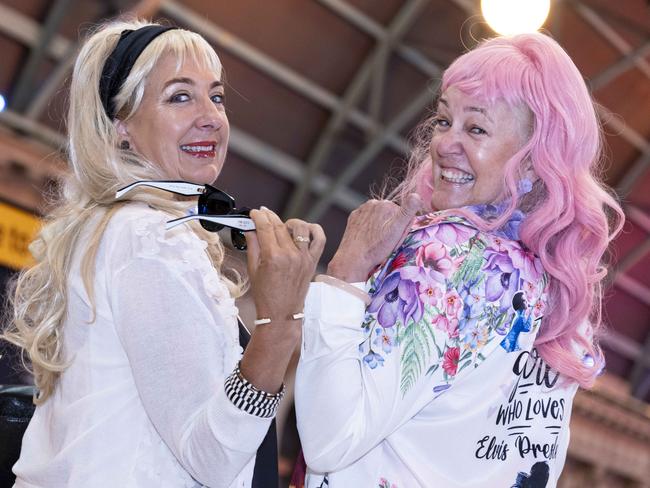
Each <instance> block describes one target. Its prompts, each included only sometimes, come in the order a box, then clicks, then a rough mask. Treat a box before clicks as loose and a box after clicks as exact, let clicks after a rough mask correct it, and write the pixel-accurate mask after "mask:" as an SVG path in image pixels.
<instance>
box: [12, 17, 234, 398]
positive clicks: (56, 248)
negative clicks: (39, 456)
mask: <svg viewBox="0 0 650 488" xmlns="http://www.w3.org/2000/svg"><path fill="white" fill-rule="evenodd" d="M146 25H150V24H149V23H147V22H142V21H139V20H133V21H125V20H120V21H114V22H110V23H107V24H104V25H101V26H99V27H98V28H97V29H96V30H95V32H94V33H92V34H91V35H90V37H89V38H88V39H87V40H86V42H85V44H84V46H83V48H82V49H81V51H80V53H79V56H78V57H77V61H76V63H75V66H74V72H73V75H72V82H71V86H70V105H69V110H68V119H67V125H68V136H69V140H68V159H69V163H70V172H69V174H68V175H67V176H66V178H65V179H64V181H63V185H62V190H61V193H60V195H59V197H58V202H57V205H56V208H55V210H53V211H52V212H51V214H50V215H49V216H48V217H47V218H46V220H45V224H44V226H43V228H42V230H41V231H40V233H39V234H38V235H37V237H36V239H35V240H34V241H33V242H32V243H31V245H30V248H29V249H30V251H31V253H32V254H33V256H34V258H35V260H36V264H35V265H34V266H33V267H31V268H29V269H27V270H24V271H23V272H22V273H20V274H19V276H18V277H17V279H16V280H15V282H14V283H13V285H12V287H13V289H12V291H11V293H10V312H9V313H10V317H9V325H8V327H7V329H6V330H5V331H4V332H3V334H2V336H0V337H2V338H3V339H4V340H6V341H8V342H10V343H12V344H15V345H16V346H18V347H20V348H21V351H22V359H23V364H25V366H26V367H27V368H28V369H29V370H30V371H31V372H32V373H33V375H34V381H35V384H36V387H37V388H38V393H37V396H36V397H35V398H34V402H35V403H36V404H39V403H42V402H44V401H45V400H46V399H47V398H48V397H49V396H50V395H51V394H52V392H53V391H54V389H55V387H56V384H57V381H58V378H59V376H60V375H61V373H62V372H63V371H64V370H65V369H66V367H67V364H66V361H65V358H64V357H63V340H62V339H63V336H62V335H63V333H64V331H63V324H64V321H65V318H66V310H67V303H68V298H67V274H68V270H69V267H70V264H71V259H72V256H73V254H75V253H78V252H84V253H85V254H84V255H83V258H82V262H81V273H82V279H83V283H84V286H85V287H86V291H87V293H88V296H89V297H90V300H91V305H92V307H93V309H94V298H93V297H94V290H93V285H92V284H93V278H94V263H95V257H96V254H97V250H98V248H99V245H100V242H101V239H102V235H103V232H104V230H105V229H106V226H107V225H108V223H109V221H110V219H111V216H112V215H113V214H114V213H115V212H116V210H117V209H118V208H120V207H121V206H123V205H128V204H129V202H133V201H141V202H146V203H147V204H148V205H149V206H151V207H153V208H155V209H159V210H162V211H164V212H167V213H170V214H172V215H177V216H181V215H183V214H185V212H186V209H187V203H184V202H181V201H178V200H176V199H174V198H173V197H169V196H167V195H165V194H162V193H161V192H157V191H155V190H154V191H142V192H137V193H136V192H134V195H133V196H132V197H131V198H129V199H123V200H120V201H115V191H116V190H117V189H118V188H120V187H123V186H125V185H127V184H129V183H131V182H133V181H136V180H147V179H165V178H166V175H165V174H163V172H162V170H161V169H160V167H159V166H158V165H156V164H155V162H152V161H147V160H146V159H145V158H143V157H142V156H140V155H138V154H136V153H134V152H132V151H129V150H121V149H119V148H118V144H119V137H118V134H117V131H116V129H115V125H114V121H113V120H111V119H110V118H109V117H108V115H107V114H106V112H105V110H104V107H103V105H102V102H101V99H100V96H99V92H98V87H99V80H100V76H101V73H102V69H103V67H104V62H105V61H106V59H107V58H108V56H109V55H110V53H111V52H112V51H113V49H114V48H115V46H116V44H117V42H118V40H119V38H120V35H121V33H122V31H124V30H125V29H133V30H135V29H138V28H140V27H144V26H146ZM167 53H171V54H172V55H174V56H175V57H176V59H178V63H177V67H178V68H179V69H180V67H181V66H182V64H183V61H184V59H185V58H186V57H188V56H190V57H192V59H193V60H195V61H196V62H198V63H202V64H203V66H206V67H208V68H209V69H211V70H212V71H214V72H215V73H217V74H218V76H219V77H220V76H221V62H220V60H219V57H218V56H217V54H216V53H215V52H214V50H213V49H212V47H211V46H210V45H209V44H208V43H207V41H206V40H205V39H203V38H202V37H201V36H200V35H199V34H196V33H194V32H190V31H187V30H182V29H173V30H169V31H167V32H165V33H164V34H162V35H160V36H158V37H157V38H155V39H154V40H153V41H152V42H151V43H150V44H149V45H148V46H147V48H146V49H145V50H144V51H143V52H142V54H141V55H140V56H139V58H138V59H137V61H136V63H135V65H134V66H133V69H132V70H131V72H130V74H129V76H128V78H127V79H126V80H125V82H124V84H123V86H122V88H121V89H120V91H119V93H118V94H117V95H116V96H115V98H114V102H115V108H116V113H117V116H116V118H117V119H120V120H128V119H129V118H130V117H132V116H133V115H134V114H135V113H136V112H137V110H138V107H139V106H140V103H141V102H142V97H143V95H144V90H145V84H146V81H147V76H148V75H149V73H150V72H151V71H152V70H153V68H154V67H155V66H156V63H157V61H158V60H159V59H160V58H161V56H162V55H164V54H167ZM89 225H95V226H96V227H95V229H94V231H93V232H90V233H89V235H92V239H91V240H90V242H88V243H86V242H83V243H82V242H79V236H80V235H81V234H82V232H83V231H85V230H86V226H89ZM193 229H194V231H195V232H196V233H197V234H198V235H199V237H200V238H201V239H203V240H205V241H207V242H208V244H209V245H208V254H209V257H210V259H211V261H212V264H213V266H214V267H215V268H216V269H217V270H219V271H220V270H221V265H222V263H223V259H224V247H223V245H222V243H221V242H220V240H219V238H218V236H217V235H216V234H210V233H208V232H206V231H204V230H203V229H201V228H200V227H199V226H196V227H193ZM82 244H84V245H85V250H84V249H80V248H79V247H80V246H81V245H82ZM224 279H225V281H226V284H227V286H228V288H229V290H230V292H231V294H232V295H233V296H235V297H237V296H240V295H241V293H242V292H243V290H244V284H243V282H242V280H241V279H240V278H239V276H237V275H236V274H235V276H234V278H233V279H232V280H229V279H227V278H224ZM30 366H31V367H30Z"/></svg>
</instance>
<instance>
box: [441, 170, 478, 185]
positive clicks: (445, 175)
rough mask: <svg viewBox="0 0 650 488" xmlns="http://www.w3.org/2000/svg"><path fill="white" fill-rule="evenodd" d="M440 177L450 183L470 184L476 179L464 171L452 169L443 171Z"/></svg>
mask: <svg viewBox="0 0 650 488" xmlns="http://www.w3.org/2000/svg"><path fill="white" fill-rule="evenodd" d="M440 176H442V179H443V180H445V181H449V182H450V183H469V182H470V181H474V177H473V176H472V175H469V174H467V173H465V172H463V171H458V170H452V169H443V170H441V171H440Z"/></svg>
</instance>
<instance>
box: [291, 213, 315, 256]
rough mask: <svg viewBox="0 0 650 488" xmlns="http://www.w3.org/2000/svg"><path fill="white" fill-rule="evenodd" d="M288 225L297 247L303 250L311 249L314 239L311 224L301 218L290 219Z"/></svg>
mask: <svg viewBox="0 0 650 488" xmlns="http://www.w3.org/2000/svg"><path fill="white" fill-rule="evenodd" d="M286 225H287V230H288V231H289V234H290V235H291V239H292V240H293V242H294V244H295V245H296V247H297V248H298V249H301V250H303V251H306V250H309V248H310V246H311V241H312V236H311V229H310V227H309V225H310V224H308V223H307V222H305V221H304V220H300V219H289V220H287V224H286Z"/></svg>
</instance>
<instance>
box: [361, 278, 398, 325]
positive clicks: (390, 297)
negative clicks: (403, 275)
mask: <svg viewBox="0 0 650 488" xmlns="http://www.w3.org/2000/svg"><path fill="white" fill-rule="evenodd" d="M399 281H400V277H399V273H393V274H390V275H388V276H387V277H386V278H385V279H384V281H383V282H382V283H381V285H380V286H379V288H378V289H377V291H376V292H375V294H374V295H373V297H372V301H371V302H370V305H369V306H368V312H370V313H376V314H377V322H379V325H381V326H382V327H392V326H393V325H395V322H397V313H398V312H397V311H398V309H399V308H401V307H402V306H403V304H401V303H400V298H399V291H398V289H397V287H398V286H399Z"/></svg>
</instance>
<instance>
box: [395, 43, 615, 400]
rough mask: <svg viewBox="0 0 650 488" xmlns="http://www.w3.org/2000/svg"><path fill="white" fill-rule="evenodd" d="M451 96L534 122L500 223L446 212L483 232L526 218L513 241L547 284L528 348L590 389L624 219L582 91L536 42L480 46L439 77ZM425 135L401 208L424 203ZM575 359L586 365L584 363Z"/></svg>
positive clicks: (402, 190) (420, 132) (555, 47)
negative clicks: (609, 263)
mask: <svg viewBox="0 0 650 488" xmlns="http://www.w3.org/2000/svg"><path fill="white" fill-rule="evenodd" d="M450 86H454V87H455V88H457V89H459V90H461V91H462V92H464V93H466V94H468V95H470V96H473V97H477V98H479V99H481V100H484V101H485V102H486V103H488V104H490V103H493V102H494V101H496V100H504V101H505V102H506V103H507V104H508V105H510V106H512V107H514V106H517V105H521V104H524V105H525V106H527V107H528V108H529V110H530V112H531V114H532V119H533V127H532V128H531V135H530V139H529V140H528V142H527V143H526V144H525V145H524V147H523V148H521V150H520V151H518V152H517V154H515V155H514V156H513V157H512V158H511V159H510V160H509V161H508V162H507V163H506V178H505V186H506V188H505V193H506V199H507V200H506V201H509V202H510V205H509V207H508V210H507V211H506V212H505V214H504V215H502V216H501V218H499V219H498V221H496V222H494V223H490V224H487V223H486V222H484V221H482V220H481V219H479V218H478V217H477V216H476V215H474V214H472V213H471V212H469V211H468V210H467V209H455V210H453V212H454V213H456V214H459V213H460V214H463V215H465V216H467V217H468V218H470V219H471V220H472V221H474V222H475V223H476V224H477V225H479V227H481V228H483V229H485V230H490V229H495V228H498V227H500V226H502V225H503V224H504V223H505V222H507V220H508V218H509V217H510V215H511V214H512V212H513V211H514V210H515V209H517V208H520V209H522V210H524V211H525V212H526V214H527V216H526V219H525V220H524V222H523V223H522V225H521V227H520V229H519V231H520V239H521V241H522V242H523V243H524V245H525V246H526V247H528V248H529V249H530V250H531V251H533V252H534V253H535V254H536V255H538V256H539V258H540V259H541V261H542V264H543V265H544V268H545V270H546V272H547V273H548V275H549V277H550V284H549V287H550V288H549V291H550V294H549V306H548V308H547V312H546V315H545V317H544V321H543V325H542V327H541V329H540V331H539V334H538V336H537V339H536V342H535V345H536V347H537V349H538V351H539V352H540V354H541V356H542V357H543V358H544V360H545V361H546V362H547V363H548V364H549V365H550V366H551V367H552V368H554V369H555V370H557V371H558V372H560V373H562V374H563V375H565V377H567V378H571V379H574V380H576V381H577V382H578V383H580V385H582V386H585V387H588V386H591V385H592V384H593V381H594V379H595V377H596V375H597V374H598V372H599V371H600V370H601V369H602V367H603V363H604V360H603V355H602V351H601V350H600V347H599V346H598V341H597V338H598V334H597V333H598V331H599V330H600V329H601V327H602V319H601V306H602V303H601V302H602V292H601V281H602V279H603V278H604V277H605V275H606V273H607V271H606V269H605V266H604V264H603V257H604V255H605V252H606V251H607V248H608V246H609V244H610V242H611V241H612V239H613V238H614V236H615V235H616V234H617V233H618V232H619V231H620V229H621V227H622V225H623V220H624V216H623V211H622V210H621V207H620V206H619V204H618V202H617V201H616V199H615V198H614V197H613V196H612V194H611V193H610V191H609V189H608V188H607V187H606V186H605V185H604V184H603V183H602V181H601V174H602V163H603V160H602V140H601V137H602V135H601V129H600V124H599V121H598V118H597V116H596V111H595V108H594V102H593V101H592V98H591V96H590V94H589V92H588V90H587V87H586V85H585V82H584V80H583V78H582V76H581V74H580V72H579V71H578V69H577V68H576V66H575V65H574V64H573V62H572V61H571V59H570V58H569V56H568V55H567V53H566V52H565V51H564V50H563V49H562V48H561V47H560V46H559V44H558V43H557V42H555V41H554V40H553V39H551V38H550V37H548V36H546V35H543V34H539V33H534V34H521V35H517V36H513V37H498V38H493V39H489V40H487V41H484V42H482V43H481V44H479V45H478V46H477V47H476V48H475V49H474V50H472V51H470V52H468V53H466V54H464V55H463V56H461V57H459V58H458V59H456V61H454V62H453V63H452V64H451V66H449V68H448V69H447V70H446V71H445V73H444V75H443V79H442V84H441V88H440V89H441V92H444V91H445V90H446V89H447V88H449V87H450ZM431 127H432V121H431V119H428V120H426V121H425V122H423V123H422V124H421V125H420V126H419V128H418V129H416V146H415V148H414V150H413V153H412V155H411V158H410V161H409V165H408V170H407V175H406V177H405V179H404V181H403V182H402V183H401V184H400V185H399V186H398V187H397V188H396V189H395V191H394V192H393V193H392V195H393V196H394V197H395V198H396V199H398V200H399V199H400V197H403V196H404V195H406V194H407V193H409V192H412V191H417V192H418V193H420V194H421V195H422V196H423V197H424V198H428V199H429V200H426V201H430V197H431V191H432V190H431V186H430V184H427V182H428V181H429V180H430V179H431V160H430V158H429V155H428V149H429V141H430V137H431V136H430V134H431ZM530 169H532V170H533V171H534V173H535V175H536V177H537V178H538V180H537V181H536V182H535V183H534V184H533V190H532V191H531V192H529V193H528V194H526V195H523V196H519V195H518V193H519V192H518V184H519V181H520V180H521V178H522V176H521V175H522V174H523V173H524V172H525V171H526V170H530ZM486 203H489V202H486ZM446 213H447V212H446ZM468 214H471V215H468ZM477 220H478V221H477ZM479 221H480V222H479ZM578 350H583V351H585V352H586V354H587V355H588V356H585V357H591V358H592V359H593V360H588V361H585V360H584V358H583V357H581V355H579V354H578V353H577V351H578Z"/></svg>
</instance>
